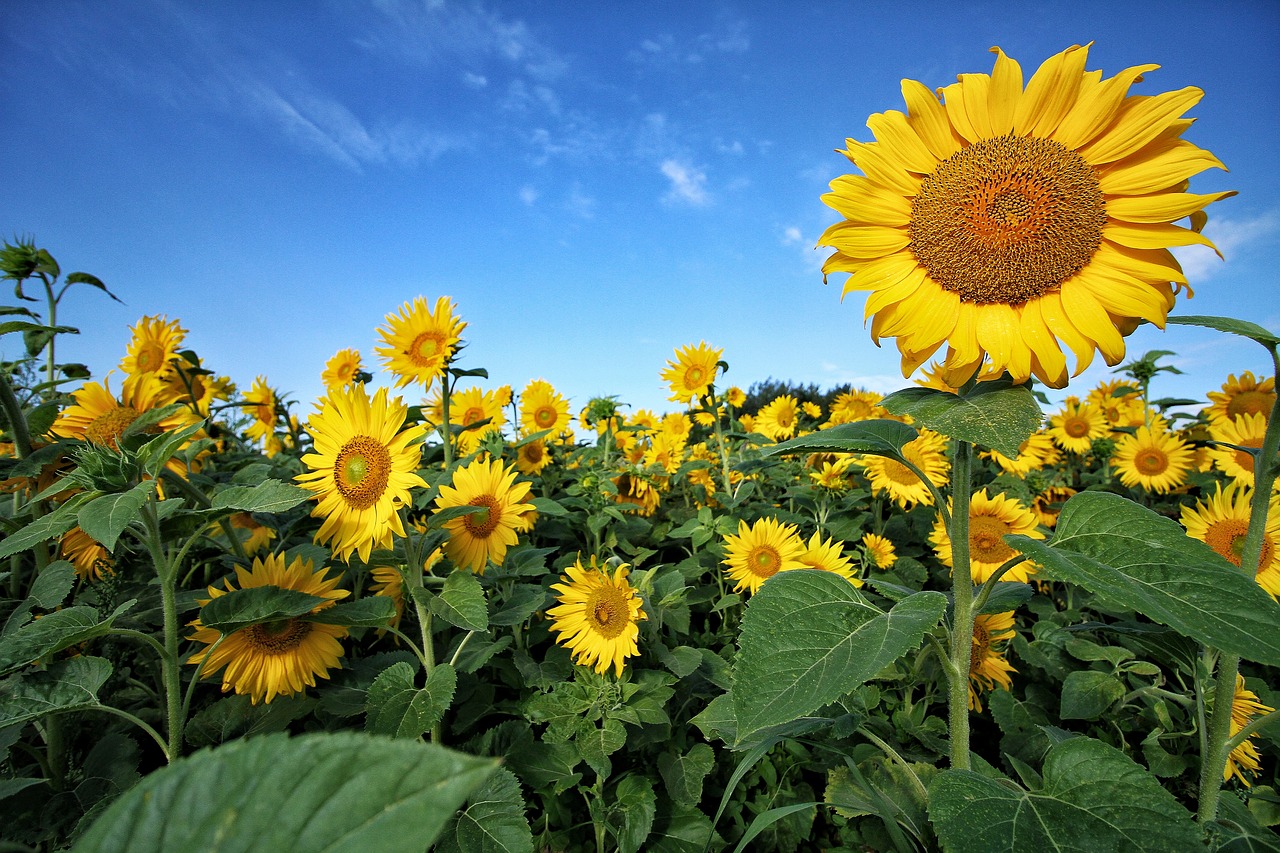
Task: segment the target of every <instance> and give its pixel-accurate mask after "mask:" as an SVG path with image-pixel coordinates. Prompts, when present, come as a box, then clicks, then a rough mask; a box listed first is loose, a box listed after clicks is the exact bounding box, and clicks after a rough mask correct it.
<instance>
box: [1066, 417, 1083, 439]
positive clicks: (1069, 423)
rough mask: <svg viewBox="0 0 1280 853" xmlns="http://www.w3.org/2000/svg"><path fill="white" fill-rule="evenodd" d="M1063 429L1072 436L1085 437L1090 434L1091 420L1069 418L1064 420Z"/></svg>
mask: <svg viewBox="0 0 1280 853" xmlns="http://www.w3.org/2000/svg"><path fill="white" fill-rule="evenodd" d="M1062 431H1063V432H1065V433H1066V434H1067V435H1069V436H1071V437H1072V438H1084V437H1085V436H1086V435H1088V434H1089V422H1088V421H1087V420H1085V419H1084V418H1067V419H1066V420H1065V421H1063V422H1062Z"/></svg>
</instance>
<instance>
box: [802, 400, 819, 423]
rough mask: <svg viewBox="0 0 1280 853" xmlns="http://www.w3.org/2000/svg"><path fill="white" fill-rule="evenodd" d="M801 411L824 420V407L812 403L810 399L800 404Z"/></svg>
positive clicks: (814, 418)
mask: <svg viewBox="0 0 1280 853" xmlns="http://www.w3.org/2000/svg"><path fill="white" fill-rule="evenodd" d="M800 411H802V412H804V413H805V414H806V415H808V416H809V417H810V418H812V419H813V420H815V421H817V420H822V407H821V406H819V405H818V404H817V403H811V402H809V401H808V400H805V401H804V402H803V403H801V404H800Z"/></svg>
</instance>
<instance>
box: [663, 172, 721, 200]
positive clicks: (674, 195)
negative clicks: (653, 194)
mask: <svg viewBox="0 0 1280 853" xmlns="http://www.w3.org/2000/svg"><path fill="white" fill-rule="evenodd" d="M661 168H662V174H664V175H666V176H667V178H668V179H669V180H670V181H671V190H670V191H669V192H668V193H667V194H666V195H665V196H663V200H664V201H667V202H676V201H682V202H685V203H687V204H692V205H694V206H695V207H703V206H705V205H707V204H709V203H710V202H711V197H710V196H709V195H707V176H706V173H704V172H703V171H701V170H700V169H696V168H694V167H693V166H691V165H689V164H688V163H682V162H680V161H678V160H664V161H662V166H661Z"/></svg>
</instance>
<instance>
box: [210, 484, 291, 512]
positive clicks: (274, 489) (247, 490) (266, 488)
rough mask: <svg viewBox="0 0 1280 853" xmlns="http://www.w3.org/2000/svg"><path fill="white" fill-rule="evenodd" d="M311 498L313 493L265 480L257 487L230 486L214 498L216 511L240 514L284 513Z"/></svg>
mask: <svg viewBox="0 0 1280 853" xmlns="http://www.w3.org/2000/svg"><path fill="white" fill-rule="evenodd" d="M309 497H311V492H309V491H307V490H306V489H304V488H302V487H301V486H295V485H293V484H292V483H285V482H282V481H280V480H264V481H263V482H261V483H258V484H257V485H256V486H230V487H228V488H226V489H223V490H222V491H220V492H218V493H217V494H216V495H214V496H213V508H214V509H234V510H238V511H240V512H284V511H285V510H289V509H293V508H294V507H295V506H297V505H298V504H300V503H302V502H303V501H305V500H306V499H307V498H309Z"/></svg>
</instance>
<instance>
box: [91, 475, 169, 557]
mask: <svg viewBox="0 0 1280 853" xmlns="http://www.w3.org/2000/svg"><path fill="white" fill-rule="evenodd" d="M155 491H156V481H155V480H145V481H143V482H141V483H138V485H136V486H134V487H133V488H132V489H130V490H129V491H127V492H121V493H119V494H111V495H100V496H99V497H96V498H94V499H93V500H91V501H89V502H88V503H87V504H85V505H84V506H83V507H81V508H80V511H79V512H78V513H76V520H77V521H78V522H79V523H80V529H81V530H83V531H84V532H85V533H87V534H89V536H90V537H91V538H92V539H94V540H96V541H97V542H98V544H100V545H101V546H102V547H103V548H106V549H107V550H108V551H110V550H112V549H114V548H115V547H116V540H117V539H119V538H120V534H121V533H123V532H124V529H125V528H126V527H128V526H129V524H130V523H131V522H133V521H134V520H136V519H137V518H139V517H140V516H141V514H142V507H143V505H144V504H146V502H147V499H148V498H150V497H151V496H152V495H153V494H155Z"/></svg>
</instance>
